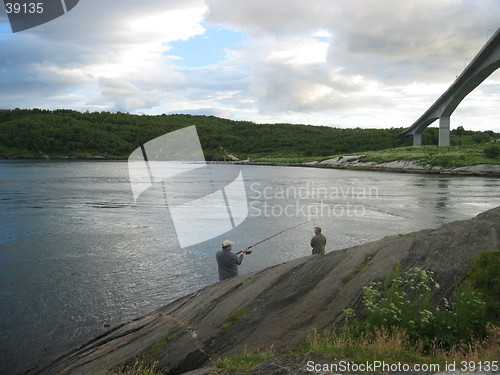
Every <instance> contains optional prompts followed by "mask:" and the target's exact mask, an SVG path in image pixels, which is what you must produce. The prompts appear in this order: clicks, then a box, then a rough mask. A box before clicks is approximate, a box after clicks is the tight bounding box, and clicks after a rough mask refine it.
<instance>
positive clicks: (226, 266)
mask: <svg viewBox="0 0 500 375" xmlns="http://www.w3.org/2000/svg"><path fill="white" fill-rule="evenodd" d="M233 245H234V242H233V241H229V240H225V241H224V242H222V250H219V251H217V254H216V255H215V257H216V259H217V265H218V266H219V280H220V281H222V280H226V279H229V278H231V277H235V276H238V266H239V265H240V264H241V262H242V261H243V255H244V254H246V253H247V252H248V253H249V251H248V249H244V250H242V251H240V252H239V253H238V254H240V253H241V255H239V256H238V255H236V254H234V253H232V252H231V250H232V249H233Z"/></svg>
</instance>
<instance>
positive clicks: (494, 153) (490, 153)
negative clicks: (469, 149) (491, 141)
mask: <svg viewBox="0 0 500 375" xmlns="http://www.w3.org/2000/svg"><path fill="white" fill-rule="evenodd" d="M483 152H484V155H485V156H486V157H487V158H489V159H496V158H498V155H500V148H498V146H494V145H491V146H488V147H485V148H484V150H483Z"/></svg>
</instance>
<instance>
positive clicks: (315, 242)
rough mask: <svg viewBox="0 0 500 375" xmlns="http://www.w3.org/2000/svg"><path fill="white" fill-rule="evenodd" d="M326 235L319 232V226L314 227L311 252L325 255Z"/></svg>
mask: <svg viewBox="0 0 500 375" xmlns="http://www.w3.org/2000/svg"><path fill="white" fill-rule="evenodd" d="M325 246H326V237H325V235H324V234H322V233H321V228H320V227H314V236H313V238H311V247H312V253H313V254H320V255H325Z"/></svg>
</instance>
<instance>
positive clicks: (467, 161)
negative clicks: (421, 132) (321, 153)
mask: <svg viewBox="0 0 500 375" xmlns="http://www.w3.org/2000/svg"><path fill="white" fill-rule="evenodd" d="M488 147H491V144H476V143H473V144H464V145H456V146H448V147H440V146H419V147H413V146H407V147H398V148H390V149H386V150H379V151H365V152H357V153H355V154H356V155H364V156H363V157H362V158H360V161H362V162H375V163H389V162H393V161H406V162H415V163H417V164H420V165H431V166H441V167H447V168H452V167H465V166H473V165H478V164H500V157H496V158H489V157H487V156H486V155H485V152H484V150H485V149H486V148H488ZM347 155H351V154H339V155H332V156H328V157H322V158H318V157H317V156H316V157H314V156H307V157H299V156H290V157H287V156H283V155H281V156H274V155H268V156H260V157H257V158H252V161H255V162H267V163H276V164H303V163H310V162H313V161H322V160H326V159H330V158H334V157H339V156H347ZM352 155H354V154H352Z"/></svg>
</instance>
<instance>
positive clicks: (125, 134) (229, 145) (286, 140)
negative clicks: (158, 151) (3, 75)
mask: <svg viewBox="0 0 500 375" xmlns="http://www.w3.org/2000/svg"><path fill="white" fill-rule="evenodd" d="M190 125H196V129H197V131H198V135H199V137H200V142H201V145H202V148H203V151H204V153H205V158H206V159H207V160H214V159H223V158H224V157H225V156H226V153H229V154H232V155H235V156H237V157H239V158H240V159H245V158H251V159H252V160H256V161H272V162H283V163H303V162H307V161H315V160H318V159H322V158H327V157H328V156H330V155H340V154H346V153H360V152H363V153H365V152H366V151H374V150H383V149H393V148H397V147H405V146H409V145H410V144H411V139H410V138H408V137H403V136H402V135H401V131H402V130H403V128H391V129H361V128H354V129H342V128H333V127H327V126H308V125H291V124H255V123H252V122H248V121H231V120H227V119H222V118H217V117H213V116H191V115H159V116H147V115H130V114H127V113H120V112H118V113H109V112H93V113H88V112H87V113H81V112H76V111H71V110H55V111H48V110H39V109H33V110H21V109H15V110H0V156H2V155H3V156H22V157H32V158H43V157H77V158H92V157H97V156H99V157H105V158H127V157H128V156H129V155H130V153H131V152H132V151H133V150H135V149H136V148H137V147H139V146H140V145H142V144H144V143H145V142H147V141H149V140H152V139H154V138H156V137H158V136H160V135H163V134H166V133H168V132H171V131H174V130H177V129H181V128H184V127H186V126H190ZM436 131H437V129H435V128H428V129H426V131H425V132H424V135H423V141H424V144H426V142H427V143H428V144H436V143H437V136H436V134H437V133H436ZM455 133H456V132H455ZM455 133H454V134H453V137H452V143H453V144H456V145H458V144H460V145H462V146H475V145H479V144H481V143H486V142H489V141H491V140H493V139H496V138H500V134H497V133H493V132H469V131H465V130H463V131H461V132H458V133H460V134H461V135H458V134H455ZM483 148H484V147H483ZM481 153H482V157H483V159H487V158H488V157H487V156H486V155H485V154H484V152H483V149H481ZM488 160H490V161H489V162H491V160H493V159H488ZM495 160H496V159H495Z"/></svg>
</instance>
